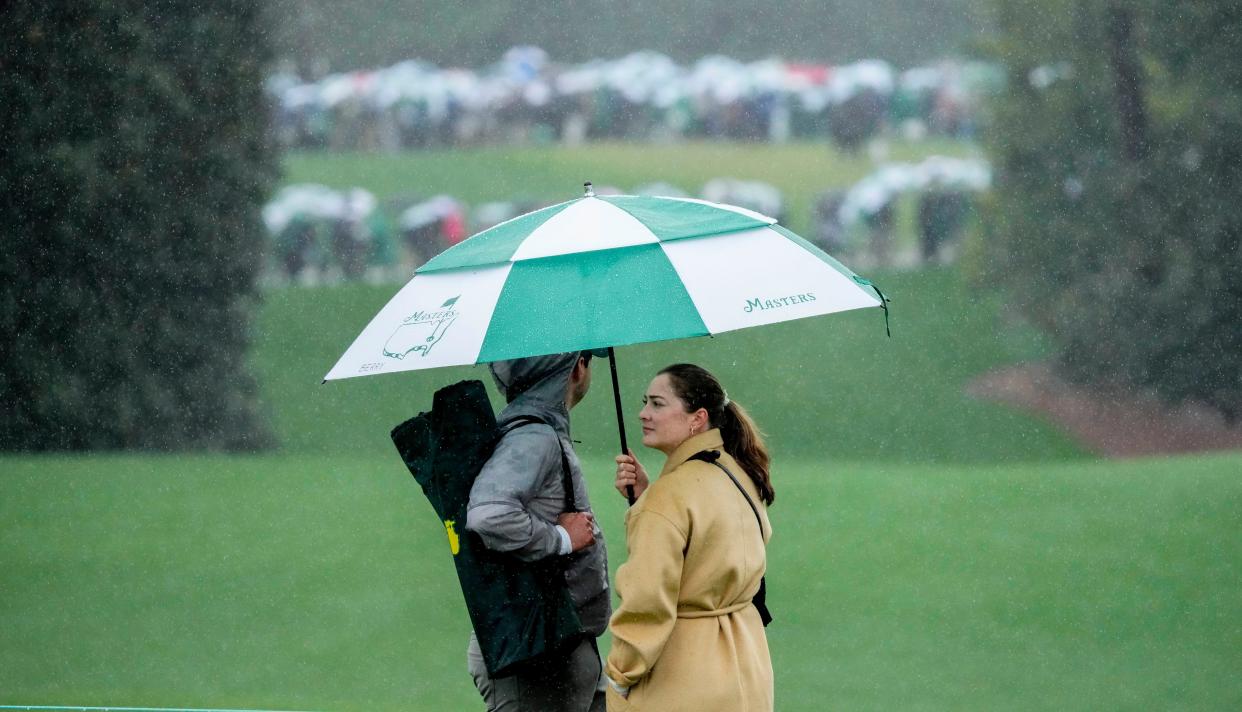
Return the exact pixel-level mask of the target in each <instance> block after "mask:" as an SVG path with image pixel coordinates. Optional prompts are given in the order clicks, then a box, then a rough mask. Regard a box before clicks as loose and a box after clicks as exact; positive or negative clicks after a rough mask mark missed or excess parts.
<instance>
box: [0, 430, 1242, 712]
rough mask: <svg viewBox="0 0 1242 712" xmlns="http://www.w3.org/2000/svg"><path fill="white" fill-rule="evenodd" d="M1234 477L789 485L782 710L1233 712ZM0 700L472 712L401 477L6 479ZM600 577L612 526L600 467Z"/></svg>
mask: <svg viewBox="0 0 1242 712" xmlns="http://www.w3.org/2000/svg"><path fill="white" fill-rule="evenodd" d="M1240 467H1242V455H1237V454H1235V455H1223V456H1213V457H1199V458H1179V459H1171V460H1151V461H1143V462H1123V463H1062V464H1042V465H1034V464H1028V465H988V466H972V467H928V466H912V465H883V464H874V463H873V464H866V465H862V464H858V465H855V464H849V463H836V464H834V465H832V466H826V465H808V464H792V463H786V464H785V465H784V466H782V468H781V469H780V470H779V472H778V473H777V476H778V482H779V486H780V493H779V496H778V501H777V505H776V507H775V508H774V509H773V520H774V526H775V528H776V537H775V539H774V540H773V543H772V546H771V554H770V556H771V568H770V570H771V575H770V577H769V587H770V589H771V602H772V606H773V610H774V611H775V614H776V616H777V623H775V624H774V625H773V627H772V628H771V629H770V631H769V635H770V639H771V644H772V649H773V656H774V662H775V665H776V669H777V671H778V699H779V707H780V709H783V710H816V709H823V707H824V705H825V704H831V705H832V706H833V707H838V708H841V709H876V710H887V709H1083V710H1087V709H1118V708H1134V709H1167V708H1172V707H1185V708H1198V709H1236V708H1237V707H1238V705H1239V704H1242V678H1240V677H1239V676H1238V674H1237V670H1238V666H1237V663H1238V652H1237V651H1238V650H1239V649H1242V632H1240V631H1239V629H1238V626H1237V621H1238V618H1239V616H1240V615H1242V572H1240V571H1239V567H1238V561H1240V560H1242V531H1240V529H1242V526H1240V524H1239V520H1238V518H1237V512H1238V511H1239V508H1242V481H1240V480H1239V479H1238V478H1237V472H1238V471H1239V468H1240ZM4 469H5V476H4V478H3V479H2V480H0V540H2V541H3V542H4V546H3V552H4V564H3V571H4V576H3V577H2V578H0V631H3V642H4V644H3V645H0V691H2V694H0V703H3V704H14V703H17V704H49V703H54V704H71V705H72V704H77V705H87V704H91V705H103V704H113V705H143V706H175V705H183V706H193V707H207V706H212V707H262V708H269V709H272V708H274V709H322V710H372V709H375V710H399V709H420V710H442V709H453V710H458V709H478V707H479V706H478V704H477V701H476V700H475V698H474V693H473V690H472V688H471V685H470V682H469V680H468V678H467V676H466V675H465V672H464V670H463V664H464V663H463V657H464V656H463V647H464V640H465V636H466V632H467V630H466V619H465V615H464V611H463V610H462V605H461V603H460V598H459V593H458V592H457V591H456V585H455V582H454V578H453V575H452V572H451V564H450V561H449V557H448V556H446V555H445V554H444V549H445V542H444V536H443V531H442V530H441V529H440V527H439V526H438V523H437V522H436V521H435V520H434V518H433V517H432V516H430V511H429V508H428V507H427V505H426V503H425V502H424V501H423V500H422V499H421V498H420V495H418V494H417V493H416V491H415V489H414V485H413V483H412V482H411V481H410V479H409V477H408V475H406V474H405V473H404V472H402V468H401V466H400V464H399V463H396V462H395V458H392V457H388V456H386V454H384V453H381V454H372V455H370V456H362V455H359V456H333V457H307V456H273V457H234V458H229V457H211V456H198V457H171V456H170V457H82V458H75V457H46V458H6V459H5V461H4ZM589 469H590V471H591V473H592V478H593V485H594V489H595V491H596V498H597V500H598V501H597V510H598V511H599V513H600V517H601V522H602V523H603V526H604V528H605V531H606V533H607V536H608V537H609V540H610V541H611V542H613V563H614V565H615V564H617V563H619V562H620V560H621V559H622V558H623V555H622V552H621V548H622V547H621V544H620V542H621V540H622V535H621V515H622V513H623V504H622V502H621V501H620V499H619V498H617V497H616V496H615V495H609V494H608V493H607V492H606V491H605V484H604V480H606V477H607V466H606V462H604V461H602V460H597V461H593V462H592V463H591V466H590V468H589Z"/></svg>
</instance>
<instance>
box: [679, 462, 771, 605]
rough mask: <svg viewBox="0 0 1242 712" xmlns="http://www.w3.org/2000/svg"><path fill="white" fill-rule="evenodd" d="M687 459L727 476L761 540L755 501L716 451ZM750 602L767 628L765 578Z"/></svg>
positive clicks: (766, 580)
mask: <svg viewBox="0 0 1242 712" xmlns="http://www.w3.org/2000/svg"><path fill="white" fill-rule="evenodd" d="M689 459H691V460H701V461H703V462H710V463H711V464H713V465H715V466H716V467H719V468H720V470H721V471H722V472H724V473H725V474H726V475H728V476H729V479H730V480H733V484H734V486H736V487H737V491H738V492H741V493H742V496H743V497H745V498H746V504H749V505H750V511H752V512H754V513H755V521H756V522H758V523H759V536H760V538H762V537H763V518H762V517H760V516H759V508H758V507H756V506H755V500H753V499H751V498H750V495H749V494H747V493H746V488H745V487H743V486H742V483H741V482H738V481H737V478H736V477H734V476H733V473H732V472H729V468H727V467H725V466H724V465H723V464H721V462H720V452H719V451H717V450H703V451H701V452H696V453H695V454H693V455H691V456H690V458H689ZM751 602H752V603H754V604H755V609H756V610H757V611H759V620H761V621H763V627H764V628H767V627H768V624H769V623H771V622H772V612H771V611H769V610H768V577H767V576H762V577H760V578H759V592H758V593H756V594H755V597H754V598H753V599H751Z"/></svg>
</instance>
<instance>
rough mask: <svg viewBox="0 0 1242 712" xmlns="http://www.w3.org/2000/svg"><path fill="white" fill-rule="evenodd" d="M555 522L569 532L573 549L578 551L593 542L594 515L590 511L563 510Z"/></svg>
mask: <svg viewBox="0 0 1242 712" xmlns="http://www.w3.org/2000/svg"><path fill="white" fill-rule="evenodd" d="M556 523H557V524H559V525H561V526H562V527H564V528H565V531H567V532H569V543H570V545H571V546H572V547H573V549H572V550H573V551H580V550H582V549H585V548H587V547H588V546H591V545H593V544H595V515H594V514H591V513H590V512H565V513H564V514H562V515H561V516H559V517H557V518H556Z"/></svg>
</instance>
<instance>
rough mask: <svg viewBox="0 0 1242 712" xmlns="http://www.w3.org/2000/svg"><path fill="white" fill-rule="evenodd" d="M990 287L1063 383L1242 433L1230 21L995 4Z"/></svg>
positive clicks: (1149, 8)
mask: <svg viewBox="0 0 1242 712" xmlns="http://www.w3.org/2000/svg"><path fill="white" fill-rule="evenodd" d="M999 10H1000V12H999V15H998V17H999V24H1000V36H999V39H998V41H997V43H996V45H995V47H994V52H995V56H996V58H997V59H999V60H1000V61H1002V62H1004V63H1005V64H1006V65H1007V68H1008V70H1009V75H1010V85H1009V91H1008V92H1007V94H1006V95H1005V96H1004V98H1003V99H1002V100H1001V101H1000V102H998V104H997V106H996V107H995V109H996V116H995V123H994V126H993V128H994V130H993V131H992V136H993V145H992V154H993V157H994V161H995V165H996V168H997V170H998V208H999V209H998V211H997V212H998V216H999V224H998V231H997V232H998V234H997V235H995V237H996V238H997V239H996V241H995V245H994V247H995V248H996V249H995V250H994V255H993V256H994V257H995V258H996V260H997V266H998V270H997V272H996V274H997V276H998V280H999V281H1001V282H1002V283H1003V284H1004V285H1005V286H1006V287H1007V288H1008V289H1009V290H1010V292H1011V293H1012V294H1013V296H1014V297H1015V300H1016V303H1017V305H1018V306H1019V307H1020V308H1021V309H1022V310H1023V311H1024V312H1025V313H1026V314H1028V315H1030V316H1031V317H1032V318H1033V319H1034V320H1035V321H1036V322H1038V323H1039V324H1040V325H1042V326H1043V327H1045V328H1046V329H1047V330H1048V331H1049V332H1050V333H1052V334H1053V335H1054V336H1055V337H1056V339H1057V340H1058V341H1059V343H1060V345H1061V347H1062V350H1061V358H1060V362H1061V366H1062V370H1063V372H1064V373H1066V374H1068V375H1070V376H1072V377H1074V378H1076V379H1078V380H1081V381H1091V382H1108V383H1113V384H1118V385H1126V386H1137V387H1141V388H1146V389H1151V390H1154V391H1155V392H1157V393H1158V394H1160V395H1161V396H1163V397H1164V398H1165V399H1167V400H1168V401H1170V402H1173V403H1177V402H1182V401H1187V400H1193V401H1200V402H1204V403H1207V404H1210V405H1212V406H1214V407H1215V408H1217V409H1219V410H1220V411H1221V412H1223V413H1224V414H1225V415H1226V417H1227V418H1229V419H1230V420H1231V421H1235V422H1236V420H1237V418H1238V416H1239V415H1242V201H1239V199H1238V197H1239V196H1240V195H1242V12H1239V9H1238V6H1237V4H1236V3H1218V2H1212V1H1211V0H1188V1H1187V2H1179V3H1167V2H1160V1H1158V0H1135V1H1130V2H1127V1H1124V0H1056V1H1055V2H1049V3H1043V4H1040V6H1039V7H1038V8H1034V7H1032V6H1031V5H1030V4H1029V3H1026V2H1017V1H1014V0H1002V1H1001V2H1000V3H999Z"/></svg>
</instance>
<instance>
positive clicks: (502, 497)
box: [466, 352, 612, 712]
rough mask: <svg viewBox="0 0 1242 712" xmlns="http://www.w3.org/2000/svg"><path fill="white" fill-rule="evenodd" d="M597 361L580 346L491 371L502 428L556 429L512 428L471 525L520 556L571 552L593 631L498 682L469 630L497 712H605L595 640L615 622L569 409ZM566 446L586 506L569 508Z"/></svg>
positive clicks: (475, 495)
mask: <svg viewBox="0 0 1242 712" xmlns="http://www.w3.org/2000/svg"><path fill="white" fill-rule="evenodd" d="M590 362H591V354H590V353H589V352H582V353H578V352H574V353H566V354H554V355H551V356H535V357H531V358H521V359H515V360H512V361H500V362H497V363H493V364H492V365H491V372H492V377H493V378H495V380H496V385H497V387H498V388H499V389H500V392H501V394H503V395H504V397H505V400H506V401H508V406H507V407H506V408H505V409H504V410H503V411H501V413H500V415H499V416H498V417H497V421H498V424H499V425H500V427H501V428H504V427H505V426H506V424H508V423H511V422H513V421H514V420H515V419H517V418H519V417H521V416H531V415H533V416H536V417H538V418H539V419H540V420H542V421H543V422H544V423H548V425H544V424H541V423H532V424H529V425H523V426H521V427H517V428H514V429H512V430H510V431H509V432H508V433H506V434H505V436H504V437H503V438H502V439H501V440H500V442H499V443H498V444H497V445H496V449H495V451H494V452H493V453H492V456H491V459H489V460H488V461H487V464H485V465H484V466H483V469H482V470H481V471H480V472H479V475H478V478H477V479H475V482H474V486H473V487H472V488H471V490H470V503H469V506H468V512H467V515H466V528H467V529H469V530H470V531H473V532H475V533H476V534H478V535H479V537H480V538H481V539H482V540H483V543H484V544H485V545H486V546H487V547H488V548H489V549H492V550H494V551H503V552H507V553H509V554H512V555H513V556H515V557H517V558H518V559H520V560H522V561H537V560H539V559H543V558H545V557H548V556H564V557H566V567H565V580H566V583H567V584H568V588H569V593H570V596H571V597H572V598H573V602H574V605H575V607H576V608H577V611H578V617H579V619H580V620H581V622H582V626H583V628H585V629H586V631H587V632H588V633H590V635H589V636H588V637H586V638H584V639H583V641H582V642H581V643H580V644H579V645H578V646H577V647H576V648H575V649H574V650H572V651H568V652H566V653H565V654H564V655H563V656H560V657H558V659H556V660H553V661H550V662H549V663H548V664H547V665H545V666H543V668H544V669H541V670H538V671H532V672H523V673H518V674H515V675H511V676H508V677H503V678H500V679H492V678H491V677H490V676H489V675H488V673H487V668H486V666H484V664H483V656H482V654H481V653H480V652H479V644H478V641H476V640H475V637H474V634H473V633H471V635H470V647H469V650H468V652H467V663H468V667H469V670H470V675H471V676H472V677H473V678H474V683H475V686H476V687H478V688H479V693H480V694H481V695H482V696H483V700H484V701H485V702H486V703H487V708H488V710H490V711H492V712H517V711H519V710H523V711H525V710H530V711H532V712H534V711H538V712H559V711H561V710H564V711H565V712H571V711H572V712H587V711H588V710H589V711H590V712H596V711H597V710H598V712H603V710H604V687H605V685H606V684H607V683H606V680H605V678H604V675H603V666H602V663H601V661H600V656H599V650H598V648H597V646H596V643H595V638H597V637H598V636H600V635H602V634H603V632H604V631H605V630H606V629H607V628H608V618H609V616H610V615H611V613H612V601H611V598H610V593H609V590H608V557H607V553H606V552H605V549H604V538H603V533H602V532H601V531H600V529H599V527H598V526H597V525H596V523H595V517H594V515H592V514H591V503H590V500H589V499H588V497H587V488H586V482H585V480H584V479H583V477H582V468H581V466H580V465H579V463H578V457H577V455H576V454H574V451H573V445H572V443H571V441H570V439H569V409H570V408H572V407H574V406H575V405H577V404H578V402H579V401H581V400H582V398H583V396H585V395H586V392H587V389H588V388H590V386H591V368H590ZM558 441H559V442H558ZM562 448H564V453H565V456H566V459H567V460H568V463H569V469H570V474H571V477H572V479H573V489H574V494H575V499H576V502H575V503H576V505H577V506H576V508H577V509H578V510H580V511H578V512H574V513H567V512H565V511H564V509H565V494H564V493H565V490H564V485H563V482H562V477H563V474H562V460H561V452H562Z"/></svg>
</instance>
